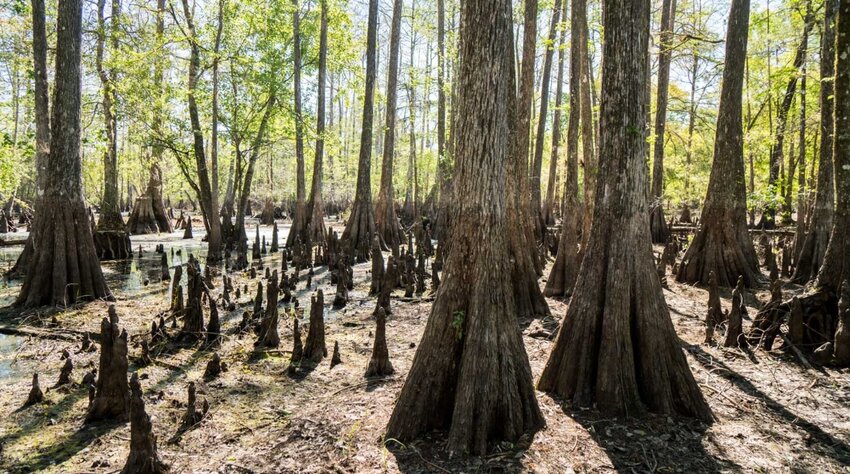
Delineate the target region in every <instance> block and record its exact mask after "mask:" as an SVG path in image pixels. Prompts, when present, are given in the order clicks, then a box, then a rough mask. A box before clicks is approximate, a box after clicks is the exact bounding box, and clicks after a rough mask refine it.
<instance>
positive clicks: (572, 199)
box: [544, 0, 587, 296]
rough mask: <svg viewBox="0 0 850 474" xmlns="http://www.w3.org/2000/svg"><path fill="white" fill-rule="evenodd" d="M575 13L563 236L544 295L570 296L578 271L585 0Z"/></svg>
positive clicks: (577, 2)
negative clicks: (579, 169)
mask: <svg viewBox="0 0 850 474" xmlns="http://www.w3.org/2000/svg"><path fill="white" fill-rule="evenodd" d="M572 10H573V14H572V16H571V17H570V32H571V34H572V35H573V41H571V42H570V114H569V117H568V119H567V170H566V171H567V173H566V179H565V180H564V200H563V202H564V209H563V212H562V217H561V237H560V239H559V240H558V253H557V255H556V256H555V263H554V264H553V265H552V270H551V272H550V273H549V280H548V281H547V282H546V288H545V290H544V294H545V295H546V296H569V295H571V294H572V291H573V286H574V285H575V283H576V276H577V275H578V270H579V264H580V260H579V254H578V231H579V226H580V220H581V215H580V209H579V200H578V154H579V147H578V145H579V131H580V129H579V126H580V122H581V120H582V113H581V112H582V111H581V102H582V95H581V82H582V72H583V71H582V59H583V58H582V49H583V48H584V47H585V46H584V43H585V42H583V41H582V40H581V38H582V37H584V34H583V31H584V29H585V28H587V2H586V0H572Z"/></svg>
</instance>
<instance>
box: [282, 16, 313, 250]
mask: <svg viewBox="0 0 850 474" xmlns="http://www.w3.org/2000/svg"><path fill="white" fill-rule="evenodd" d="M292 6H293V10H292V43H293V44H292V63H293V64H292V68H293V73H294V78H293V85H294V89H295V90H294V96H295V97H294V99H295V214H294V215H293V217H292V227H291V228H290V229H289V235H288V236H287V238H286V246H287V247H291V246H293V245H295V242H297V241H301V242H307V238H308V236H307V221H308V219H309V218H308V217H307V202H306V198H307V190H306V177H305V171H304V117H303V115H302V110H301V31H300V22H301V20H300V13H301V12H300V11H299V6H298V0H292Z"/></svg>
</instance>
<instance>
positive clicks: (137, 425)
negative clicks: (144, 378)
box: [121, 372, 168, 474]
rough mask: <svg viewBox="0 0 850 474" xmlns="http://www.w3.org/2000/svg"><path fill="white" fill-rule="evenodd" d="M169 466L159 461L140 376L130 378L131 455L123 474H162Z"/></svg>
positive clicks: (135, 374)
mask: <svg viewBox="0 0 850 474" xmlns="http://www.w3.org/2000/svg"><path fill="white" fill-rule="evenodd" d="M166 472H168V465H166V464H165V463H164V462H162V460H161V459H159V453H158V452H157V448H156V436H154V434H153V426H152V424H151V417H150V416H149V415H148V414H147V412H145V401H144V400H143V399H142V386H141V384H140V383H139V374H138V373H137V372H134V373H133V376H132V377H131V378H130V454H129V456H128V457H127V462H126V463H125V464H124V469H122V470H121V474H160V473H166Z"/></svg>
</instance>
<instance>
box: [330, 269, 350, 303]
mask: <svg viewBox="0 0 850 474" xmlns="http://www.w3.org/2000/svg"><path fill="white" fill-rule="evenodd" d="M335 275H336V294H335V295H334V301H333V307H334V308H336V309H339V308H342V307H343V306H345V305H346V304H347V303H348V271H347V270H346V269H345V264H344V263H343V261H342V260H339V262H338V263H337V270H336V272H335Z"/></svg>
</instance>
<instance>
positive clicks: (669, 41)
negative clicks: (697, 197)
mask: <svg viewBox="0 0 850 474" xmlns="http://www.w3.org/2000/svg"><path fill="white" fill-rule="evenodd" d="M675 23H676V0H664V2H663V4H662V6H661V44H660V45H659V51H658V93H657V94H656V101H655V104H656V105H655V148H654V152H653V162H652V189H651V190H650V191H651V193H652V202H651V203H650V208H651V209H652V210H651V211H650V214H649V231H650V233H651V234H652V242H653V243H664V242H666V241H667V238H668V237H669V236H670V231H669V229H667V222H666V221H665V220H664V127H665V125H666V124H667V97H668V93H669V90H668V89H669V86H670V58H671V56H672V48H673V38H672V36H673V27H674V25H675Z"/></svg>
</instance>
